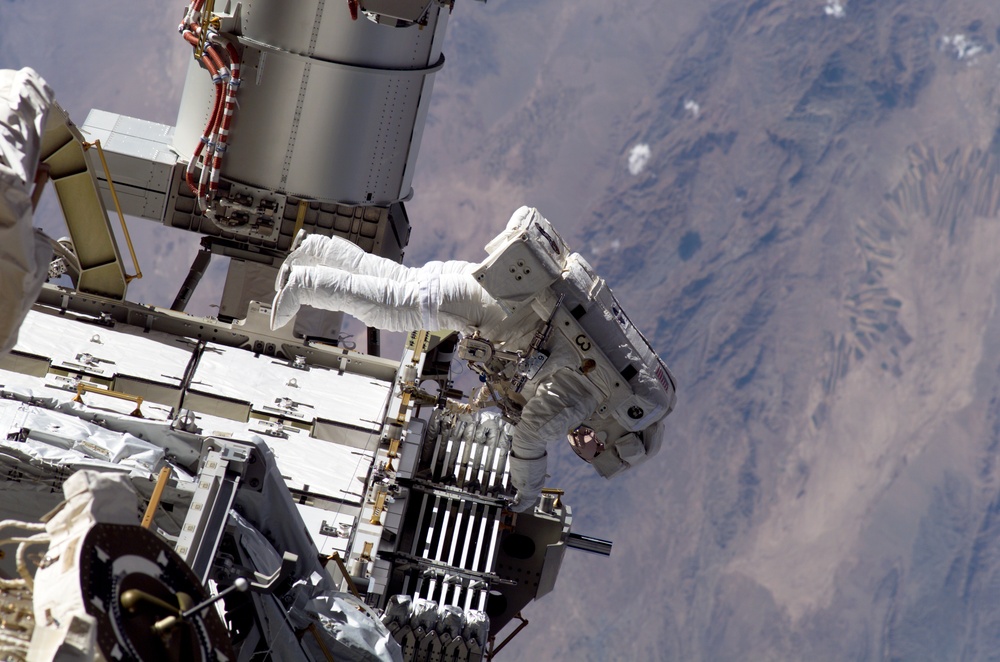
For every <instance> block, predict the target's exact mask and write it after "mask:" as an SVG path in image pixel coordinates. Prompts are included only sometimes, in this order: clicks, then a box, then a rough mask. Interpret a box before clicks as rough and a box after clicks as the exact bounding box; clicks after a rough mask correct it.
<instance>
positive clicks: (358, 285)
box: [271, 265, 504, 332]
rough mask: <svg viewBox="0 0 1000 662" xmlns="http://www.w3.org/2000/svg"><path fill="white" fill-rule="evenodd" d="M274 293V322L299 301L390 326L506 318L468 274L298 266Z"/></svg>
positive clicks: (468, 324) (459, 325)
mask: <svg viewBox="0 0 1000 662" xmlns="http://www.w3.org/2000/svg"><path fill="white" fill-rule="evenodd" d="M287 274H288V277H287V278H286V279H284V280H285V282H284V283H283V284H282V288H281V290H280V291H279V292H278V294H277V296H276V297H275V299H274V305H273V306H272V309H271V328H272V329H277V328H279V327H282V326H284V325H285V324H287V323H288V321H289V320H291V318H292V317H293V316H294V315H295V313H296V312H297V311H298V309H299V306H301V305H309V306H313V307H316V308H323V309H326V310H337V311H342V312H345V313H347V314H348V315H351V316H353V317H356V318H357V319H359V320H361V321H362V322H364V323H365V324H367V325H369V326H374V327H376V328H379V329H385V330H387V331H414V330H416V329H426V330H428V331H438V330H442V329H459V330H464V331H466V332H469V331H471V328H472V327H473V326H479V325H482V324H484V323H495V322H496V321H498V320H502V319H503V315H504V313H503V310H502V309H501V308H500V306H499V305H497V303H496V301H494V300H493V298H492V297H490V295H489V294H487V293H486V291H485V290H483V288H482V287H480V286H479V284H478V283H476V281H475V280H474V279H473V278H472V277H471V276H469V275H467V274H445V275H439V276H434V277H427V278H421V279H419V280H406V281H397V280H393V279H389V278H382V277H378V276H372V275H359V274H352V273H348V272H347V271H343V270H341V269H332V268H330V267H323V266H309V267H307V266H299V265H295V266H292V267H291V268H290V269H288V270H287Z"/></svg>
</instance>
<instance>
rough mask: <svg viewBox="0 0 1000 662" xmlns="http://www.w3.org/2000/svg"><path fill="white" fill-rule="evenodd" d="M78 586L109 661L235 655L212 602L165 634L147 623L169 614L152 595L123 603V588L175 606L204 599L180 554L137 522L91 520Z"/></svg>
mask: <svg viewBox="0 0 1000 662" xmlns="http://www.w3.org/2000/svg"><path fill="white" fill-rule="evenodd" d="M80 589H81V592H82V594H83V600H84V604H85V605H86V608H87V613H88V614H90V615H91V616H93V617H94V618H96V619H97V641H98V645H99V646H100V647H101V652H102V653H103V654H104V657H105V658H107V659H109V660H137V661H146V660H184V661H190V662H212V661H216V662H218V661H220V660H224V659H230V660H231V659H233V658H234V657H235V656H234V654H233V650H232V644H231V643H230V641H229V633H228V631H227V630H226V628H225V626H224V625H223V624H222V620H221V619H220V618H219V614H218V612H216V610H215V608H214V607H209V608H207V609H205V610H203V611H202V612H201V613H200V614H198V615H196V616H192V617H190V618H188V619H187V620H186V621H184V622H181V623H178V624H177V625H176V626H174V627H173V628H171V629H169V630H168V631H167V632H166V633H164V634H163V635H158V634H156V633H154V632H153V629H152V628H153V625H154V624H155V623H156V622H157V621H160V620H161V619H163V618H166V617H168V616H170V615H171V611H169V610H167V609H165V608H164V607H162V606H158V605H156V604H155V603H153V602H152V601H150V600H140V601H138V602H137V603H136V605H135V606H134V607H133V608H132V609H128V608H126V607H124V606H122V603H121V596H122V593H124V592H125V591H128V590H132V589H134V590H136V591H141V592H142V593H143V594H145V595H148V596H151V597H153V598H158V599H159V600H161V601H163V602H165V603H167V604H168V605H179V602H178V597H177V595H178V593H186V594H187V595H188V596H190V599H191V604H198V603H200V602H202V601H203V600H205V599H207V597H208V594H207V591H206V590H205V588H204V587H203V586H202V585H201V582H199V581H198V578H197V577H196V576H195V574H194V573H193V572H192V571H191V569H190V568H189V567H188V566H187V564H186V563H184V561H183V560H181V558H180V556H178V555H177V553H176V552H174V550H173V549H171V548H170V547H169V545H167V543H165V542H164V541H163V540H161V539H160V538H158V537H157V536H156V535H155V534H153V533H151V532H150V531H147V530H146V529H144V528H142V527H139V526H127V525H124V524H96V525H95V526H94V527H93V528H92V529H91V530H90V531H88V532H87V535H86V537H85V538H84V541H83V547H82V549H81V553H80Z"/></svg>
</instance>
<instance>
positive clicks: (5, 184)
mask: <svg viewBox="0 0 1000 662" xmlns="http://www.w3.org/2000/svg"><path fill="white" fill-rule="evenodd" d="M52 101H53V95H52V90H51V89H49V87H48V85H46V84H45V81H44V80H42V79H41V77H40V76H39V75H38V74H37V73H35V72H34V71H32V70H31V69H21V70H20V71H13V70H10V69H4V70H0V354H2V353H6V352H7V351H9V350H10V348H11V347H13V346H14V344H15V343H16V342H17V330H18V329H19V328H20V327H21V322H23V321H24V316H25V315H27V313H28V309H29V308H31V304H33V303H34V302H35V298H36V297H37V296H38V292H39V290H40V289H41V287H42V283H43V282H45V277H46V275H47V273H48V266H49V261H50V260H51V258H52V249H51V247H50V245H49V243H48V241H47V240H46V239H45V238H44V236H42V235H41V234H39V233H37V232H36V231H35V230H34V229H33V228H32V225H31V220H32V207H31V189H32V187H33V185H34V181H35V171H36V170H37V168H38V157H39V150H40V149H41V135H42V132H43V130H44V127H45V118H46V115H47V113H48V110H49V107H50V106H51V104H52Z"/></svg>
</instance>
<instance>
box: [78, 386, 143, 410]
mask: <svg viewBox="0 0 1000 662" xmlns="http://www.w3.org/2000/svg"><path fill="white" fill-rule="evenodd" d="M84 393H98V394H100V395H106V396H108V397H109V398H118V399H119V400H129V401H131V402H134V403H135V410H134V411H133V412H132V413H131V416H135V417H137V418H142V417H143V416H142V412H141V411H139V408H140V407H142V397H141V396H138V395H129V394H128V393H122V392H121V391H112V390H111V389H106V388H101V387H100V386H94V385H93V384H88V383H87V382H80V383H79V384H77V385H76V397H75V398H73V402H79V403H81V404H83V394H84Z"/></svg>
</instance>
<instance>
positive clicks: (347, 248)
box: [274, 234, 479, 290]
mask: <svg viewBox="0 0 1000 662" xmlns="http://www.w3.org/2000/svg"><path fill="white" fill-rule="evenodd" d="M296 265H298V266H324V267H331V268H333V269H340V270H342V271H349V272H351V273H354V274H358V275H361V276H377V277H379V278H387V279H389V280H396V281H400V282H405V281H420V280H426V279H427V278H430V277H434V276H439V275H442V274H460V273H472V271H473V270H474V269H475V268H476V267H477V266H479V265H478V264H473V263H471V262H463V261H461V260H450V261H448V262H437V261H434V262H428V263H427V264H425V265H424V266H422V267H416V268H414V267H405V266H403V265H402V264H399V263H398V262H395V261H393V260H390V259H388V258H384V257H379V256H378V255H372V254H371V253H367V252H365V251H364V250H362V249H361V248H360V247H359V246H358V245H357V244H355V243H353V242H350V241H348V240H347V239H344V238H343V237H339V236H336V235H334V236H330V237H327V236H325V235H321V234H310V235H306V236H305V238H304V239H302V240H301V242H300V243H299V245H298V247H297V248H296V249H295V250H293V251H292V252H291V253H289V254H288V257H287V258H285V262H284V264H283V265H282V267H281V270H282V272H281V273H279V274H278V279H277V280H276V281H275V288H274V289H276V290H279V289H281V282H282V281H283V280H284V279H285V274H284V272H285V271H286V270H287V269H290V268H291V267H293V266H296Z"/></svg>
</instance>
